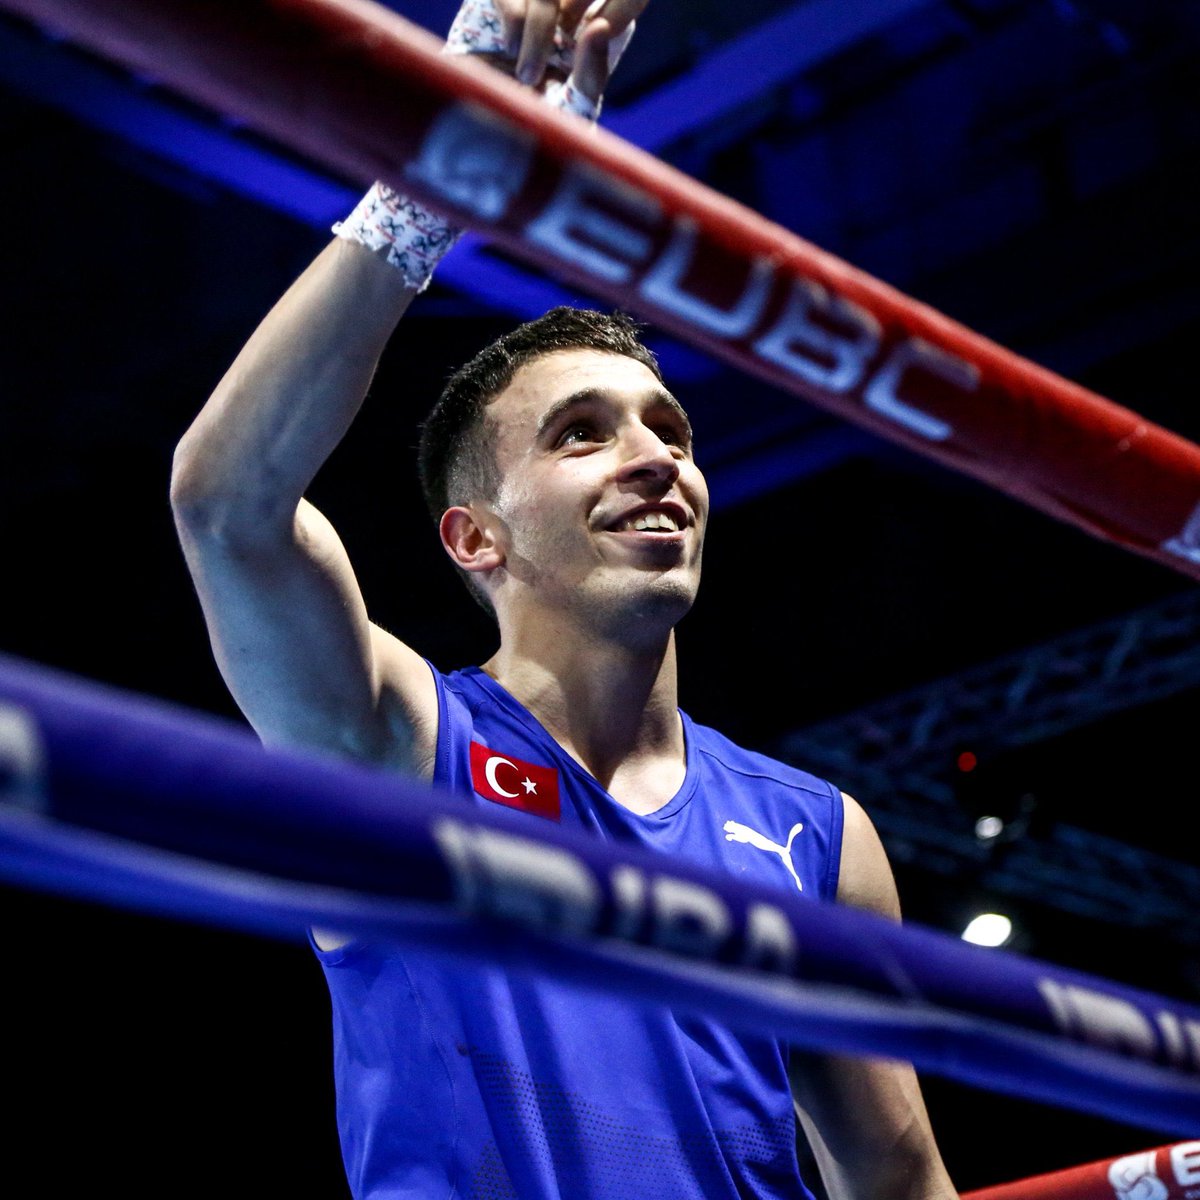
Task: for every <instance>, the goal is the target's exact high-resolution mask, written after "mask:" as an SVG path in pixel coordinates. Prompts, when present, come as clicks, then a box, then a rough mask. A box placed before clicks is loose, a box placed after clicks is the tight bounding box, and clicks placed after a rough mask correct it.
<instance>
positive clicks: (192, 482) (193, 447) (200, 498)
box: [170, 430, 232, 532]
mask: <svg viewBox="0 0 1200 1200" xmlns="http://www.w3.org/2000/svg"><path fill="white" fill-rule="evenodd" d="M228 493H229V489H228V487H227V486H226V483H225V481H224V480H222V478H221V476H220V473H219V472H218V471H217V470H216V469H215V467H214V464H213V463H212V461H211V455H210V454H207V453H206V452H205V448H204V446H203V445H202V444H200V443H199V439H197V438H196V437H195V436H194V434H193V432H192V431H190V430H189V431H188V433H186V434H184V436H183V438H182V439H181V441H180V442H179V444H178V445H177V446H176V447H175V455H174V457H173V459H172V460H171V489H170V498H171V511H172V512H173V513H174V515H175V521H176V524H177V525H179V526H180V527H181V528H186V529H189V530H195V531H197V532H198V531H200V530H203V529H206V528H209V527H218V526H220V525H221V524H223V523H224V522H225V521H226V520H228V516H229V510H230V508H231V500H232V497H230V496H229V494H228Z"/></svg>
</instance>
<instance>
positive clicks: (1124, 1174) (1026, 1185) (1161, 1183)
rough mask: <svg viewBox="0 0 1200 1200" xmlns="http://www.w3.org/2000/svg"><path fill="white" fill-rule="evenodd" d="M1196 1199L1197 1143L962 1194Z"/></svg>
mask: <svg viewBox="0 0 1200 1200" xmlns="http://www.w3.org/2000/svg"><path fill="white" fill-rule="evenodd" d="M1197 1195H1200V1142H1176V1143H1174V1144H1173V1145H1166V1146H1155V1147H1153V1148H1151V1149H1149V1150H1139V1151H1137V1152H1135V1153H1133V1154H1121V1155H1118V1156H1116V1157H1115V1158H1105V1159H1099V1160H1097V1161H1095V1162H1089V1163H1083V1164H1082V1165H1081V1166H1077V1167H1067V1168H1066V1169H1064V1170H1061V1171H1050V1172H1048V1173H1046V1174H1044V1175H1033V1176H1030V1177H1029V1178H1027V1179H1017V1180H1014V1181H1013V1182H1012V1183H1001V1184H996V1185H995V1186H993V1187H986V1188H977V1189H975V1190H973V1191H969V1192H964V1193H963V1195H962V1200H1196V1197H1197Z"/></svg>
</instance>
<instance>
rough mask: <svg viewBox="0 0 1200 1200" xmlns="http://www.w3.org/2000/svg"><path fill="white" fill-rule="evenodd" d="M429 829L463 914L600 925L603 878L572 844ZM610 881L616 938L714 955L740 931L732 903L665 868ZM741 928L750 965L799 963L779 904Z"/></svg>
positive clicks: (472, 829) (758, 908) (615, 872)
mask: <svg viewBox="0 0 1200 1200" xmlns="http://www.w3.org/2000/svg"><path fill="white" fill-rule="evenodd" d="M431 833H432V836H433V839H434V842H435V843H436V844H437V847H438V849H439V850H440V851H441V853H442V857H443V859H444V860H445V862H446V865H447V866H448V868H449V870H450V874H451V877H452V880H453V883H454V896H455V900H456V902H457V904H458V907H459V908H460V909H461V910H462V911H464V912H469V913H472V914H475V915H478V916H494V917H500V918H503V919H506V920H512V921H517V922H519V923H521V924H524V925H527V926H530V927H532V928H535V929H538V930H542V931H546V932H561V933H575V934H581V933H595V932H599V931H600V928H601V923H602V919H603V916H604V907H605V906H604V887H603V883H604V881H603V880H602V879H601V878H600V877H599V876H598V875H597V874H596V872H595V871H594V870H593V869H592V868H591V867H590V866H589V865H588V864H587V862H586V861H585V860H584V859H582V858H580V857H578V856H577V855H575V854H572V853H571V852H570V851H569V850H566V849H563V848H562V847H560V846H551V845H547V844H545V843H543V842H540V841H537V840H535V839H533V838H525V837H520V836H518V835H516V834H510V833H504V832H500V831H498V830H492V829H481V828H479V827H476V826H472V825H469V824H466V823H464V822H462V821H459V820H455V819H453V818H449V817H443V818H439V819H438V820H436V821H435V822H434V823H433V826H432V828H431ZM607 882H608V885H609V893H610V895H611V897H612V904H613V906H614V908H615V917H614V920H613V923H612V933H613V934H614V935H615V936H617V937H619V938H624V939H626V940H633V939H634V938H637V937H640V936H641V935H642V934H643V932H644V933H645V935H646V936H647V937H648V938H649V940H650V941H651V942H653V943H654V944H655V945H657V946H661V947H662V948H664V949H667V950H673V951H675V952H676V953H681V954H688V955H692V956H695V957H701V958H715V957H717V956H718V955H719V954H721V953H722V952H723V951H724V950H725V948H726V946H727V945H728V944H729V942H730V939H731V938H733V937H734V936H735V935H736V934H737V933H738V932H739V930H738V929H737V922H736V921H735V919H734V914H733V912H732V910H731V909H730V907H729V905H728V904H727V903H726V902H725V900H724V899H723V898H722V897H721V896H720V895H719V894H718V893H717V892H715V891H713V890H712V889H711V888H708V887H705V886H703V885H702V884H698V883H693V882H692V881H690V880H686V879H679V878H676V877H674V876H671V875H666V874H658V873H655V874H651V875H650V876H649V877H647V875H646V874H645V873H644V872H642V871H640V870H639V869H638V868H636V867H633V866H630V865H628V864H618V865H617V866H615V867H613V869H612V871H611V873H610V875H609V877H608V881H607ZM740 932H742V933H743V935H744V941H743V946H742V950H741V961H742V962H743V963H744V964H745V965H747V966H752V967H755V968H757V969H759V970H764V971H773V972H777V973H784V974H786V973H789V972H790V971H791V970H792V969H793V968H794V967H795V965H796V962H797V960H798V957H799V950H798V946H797V942H796V936H795V933H794V932H793V929H792V926H791V924H790V922H789V921H788V919H787V916H786V914H785V913H784V912H783V911H782V910H781V909H779V908H776V907H775V906H774V905H771V904H767V903H763V902H756V903H753V904H751V905H750V906H749V909H748V911H747V913H746V917H745V928H744V930H742V931H740Z"/></svg>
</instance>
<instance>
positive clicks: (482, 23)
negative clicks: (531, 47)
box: [333, 0, 633, 292]
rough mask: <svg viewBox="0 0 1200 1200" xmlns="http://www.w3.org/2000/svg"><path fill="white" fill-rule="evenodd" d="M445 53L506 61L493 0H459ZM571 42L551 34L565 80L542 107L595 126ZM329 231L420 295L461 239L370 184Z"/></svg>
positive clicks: (620, 49) (435, 218) (620, 44)
mask: <svg viewBox="0 0 1200 1200" xmlns="http://www.w3.org/2000/svg"><path fill="white" fill-rule="evenodd" d="M603 3H604V0H596V2H595V3H593V4H592V6H591V8H589V9H588V11H587V14H586V16H585V20H586V19H587V17H591V16H593V15H595V13H596V12H598V11H599V10H600V8H601V7H602V6H603ZM632 36H633V25H632V24H631V25H630V26H629V28H628V29H626V30H625V32H624V33H623V34H622V35H621V36H620V37H619V38H617V39H616V40H615V41H614V42H613V44H612V45H611V46H610V47H609V51H608V61H609V71H610V73H611V71H612V69H613V68H614V67H615V66H616V65H617V62H618V61H619V59H620V57H621V55H622V54H623V53H624V51H625V47H626V46H628V45H629V39H630V38H631V37H632ZM445 53H447V54H488V55H499V56H502V57H506V58H509V59H511V58H512V55H511V54H510V52H509V48H508V46H507V45H506V44H505V41H504V26H503V23H502V21H501V20H500V15H499V13H498V12H497V11H496V8H495V5H494V3H493V0H463V5H462V7H461V8H460V9H459V11H458V16H456V17H455V18H454V24H453V25H451V27H450V33H449V36H448V37H447V39H446V45H445ZM574 64H575V40H574V38H572V37H571V36H569V35H568V34H566V33H564V32H563V31H562V30H561V29H559V30H556V31H555V34H554V53H553V54H552V55H551V56H550V64H549V65H550V67H551V68H553V69H556V70H558V71H561V72H565V73H566V75H567V78H566V79H565V80H563V81H561V82H559V81H557V80H554V81H551V82H550V83H548V84H547V85H546V89H545V92H544V93H543V95H544V98H545V100H546V101H547V103H549V104H552V105H553V106H554V107H555V108H557V109H560V110H561V111H563V112H569V113H573V114H574V115H575V116H578V117H583V118H584V120H587V121H592V122H595V121H596V119H597V118H598V117H599V115H600V105H601V101H600V100H595V101H593V100H591V99H589V98H588V97H587V96H585V95H584V94H583V93H582V92H581V91H580V90H579V88H578V87H577V86H576V84H575V78H574V75H573V73H572V72H573V68H574ZM333 232H334V234H336V235H337V236H338V237H340V238H344V239H345V240H346V241H351V242H358V243H359V244H360V245H363V246H366V247H367V249H368V250H371V251H373V252H375V253H376V254H379V255H381V256H383V257H386V259H387V261H388V263H390V264H391V265H392V266H393V267H395V268H396V269H397V270H398V271H400V273H401V274H402V275H403V276H404V282H405V283H406V284H407V285H408V286H409V287H411V288H415V289H416V290H417V291H418V292H423V291H424V290H425V289H426V288H427V287H428V286H429V281H430V279H431V278H432V277H433V272H434V269H435V268H436V267H437V265H438V263H439V262H441V260H442V258H443V257H444V256H445V255H446V253H447V252H448V251H449V250H450V248H451V247H452V246H453V245H454V243H455V242H457V241H458V239H459V238H460V237H461V236H462V230H461V229H458V228H456V227H455V226H453V225H451V224H449V223H448V222H447V221H446V220H445V218H444V217H441V216H439V215H438V214H437V213H434V212H431V211H430V210H429V209H427V208H426V207H425V206H424V205H423V204H420V203H418V202H417V201H416V200H412V199H410V198H409V197H407V196H404V195H402V194H401V193H399V192H397V191H395V190H394V189H392V188H390V187H388V185H387V184H385V183H375V184H373V185H372V187H371V190H370V191H369V192H367V194H366V195H365V196H364V197H363V198H362V199H361V200H360V201H359V202H358V204H357V205H356V206H355V208H354V211H353V212H352V213H351V214H350V215H349V216H348V217H347V218H346V219H345V220H344V221H339V222H338V223H337V224H336V225H334V227H333Z"/></svg>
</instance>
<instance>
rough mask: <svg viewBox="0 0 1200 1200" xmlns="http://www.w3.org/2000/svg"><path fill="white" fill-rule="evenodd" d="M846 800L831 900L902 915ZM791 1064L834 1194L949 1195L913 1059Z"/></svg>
mask: <svg viewBox="0 0 1200 1200" xmlns="http://www.w3.org/2000/svg"><path fill="white" fill-rule="evenodd" d="M843 804H844V818H845V819H844V826H843V837H842V850H841V865H840V870H839V876H838V892H837V899H838V902H839V903H841V904H847V905H849V906H851V907H853V908H862V909H865V910H867V911H869V912H873V913H875V914H877V915H879V916H884V917H888V918H891V919H893V920H899V919H900V900H899V896H898V894H897V891H896V884H895V880H894V878H893V875H892V870H891V867H890V865H889V863H888V859H887V853H886V851H885V850H884V848H883V843H882V842H881V841H880V839H879V835H878V833H876V831H875V827H874V825H873V824H872V823H871V820H870V818H869V817H868V816H867V814H866V813H865V812H864V810H863V808H862V806H861V805H859V804H858V803H857V802H856V801H855V800H854V799H853V798H852V797H850V796H843ZM790 1073H791V1079H792V1091H793V1095H794V1098H795V1102H796V1109H797V1115H798V1117H799V1119H800V1122H801V1124H802V1125H803V1127H804V1130H805V1133H806V1135H807V1136H808V1139H809V1142H810V1144H811V1145H812V1149H813V1153H814V1156H815V1157H816V1159H817V1161H818V1163H819V1165H820V1167H821V1175H822V1179H823V1180H824V1182H825V1184H826V1187H827V1190H828V1191H829V1192H830V1194H831V1196H833V1197H834V1200H872V1198H874V1197H885V1196H886V1197H889V1198H894V1197H907V1198H911V1200H917V1198H932V1197H952V1196H953V1195H954V1188H953V1185H952V1184H951V1182H950V1179H949V1176H948V1175H947V1173H946V1169H945V1167H944V1165H943V1164H942V1160H941V1156H940V1154H939V1153H938V1150H937V1146H936V1143H935V1140H934V1136H933V1131H932V1128H931V1126H930V1123H929V1117H928V1113H927V1111H926V1108H925V1102H924V1099H923V1098H922V1096H921V1089H920V1084H919V1083H918V1080H917V1075H916V1072H915V1071H914V1070H913V1068H912V1066H911V1065H910V1064H908V1063H904V1062H895V1061H892V1060H886V1059H878V1058H866V1057H857V1056H854V1057H851V1056H849V1055H841V1054H821V1053H816V1052H808V1051H799V1050H795V1049H793V1050H792V1052H791V1055H790Z"/></svg>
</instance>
